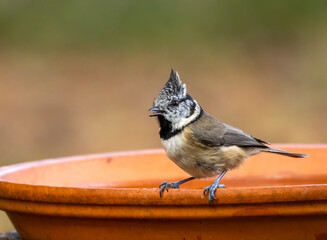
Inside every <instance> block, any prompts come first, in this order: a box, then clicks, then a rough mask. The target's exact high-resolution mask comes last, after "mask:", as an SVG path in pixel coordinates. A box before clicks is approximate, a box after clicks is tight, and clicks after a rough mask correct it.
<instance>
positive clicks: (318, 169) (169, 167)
mask: <svg viewBox="0 0 327 240" xmlns="http://www.w3.org/2000/svg"><path fill="white" fill-rule="evenodd" d="M274 147H279V148H283V149H286V150H288V151H292V152H299V153H306V154H308V155H309V156H308V157H307V158H304V159H299V158H289V157H284V156H280V155H275V154H269V153H261V154H258V155H257V156H254V157H251V158H249V159H247V160H246V161H245V163H244V164H243V165H242V166H241V167H240V168H238V169H235V170H233V171H230V172H229V173H227V174H226V176H225V177H224V178H223V180H222V182H223V183H224V184H225V185H226V186H228V187H243V186H247V187H252V186H276V185H302V184H322V183H326V182H327V147H326V146H324V145H321V146H318V145H315V146H314V147H313V146H308V145H307V146H305V145H301V146H295V145H293V146H292V145H279V146H274ZM187 177H189V175H187V174H186V173H184V172H183V171H182V170H181V169H179V168H178V167H177V166H176V165H175V164H174V163H173V162H172V161H170V160H169V159H168V158H167V157H166V155H165V153H164V151H162V150H150V151H139V152H128V153H126V154H116V153H114V154H101V155H93V156H81V157H70V158H61V159H50V160H44V161H36V162H29V163H23V164H17V165H13V166H9V167H4V168H2V169H1V170H0V180H2V181H8V182H13V183H23V184H31V185H47V186H57V187H79V188H157V187H158V185H159V184H160V183H161V182H163V181H176V180H181V179H183V178H187ZM212 180H213V179H204V180H200V181H199V180H196V181H191V182H189V183H186V184H185V185H182V188H203V187H204V186H207V185H208V184H209V183H210V182H212Z"/></svg>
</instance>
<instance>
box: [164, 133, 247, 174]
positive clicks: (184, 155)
mask: <svg viewBox="0 0 327 240" xmlns="http://www.w3.org/2000/svg"><path fill="white" fill-rule="evenodd" d="M162 145H163V146H164V148H165V150H166V153H167V156H168V158H169V159H171V160H172V161H173V162H174V163H175V164H176V165H178V166H179V167H180V168H181V169H183V170H184V171H185V172H187V173H188V174H190V175H191V176H193V177H195V178H208V177H215V176H217V175H218V174H220V173H221V172H222V171H224V170H230V169H233V168H236V167H238V166H239V165H240V164H241V163H242V162H243V160H244V159H245V158H246V156H245V154H244V151H242V150H241V149H240V148H238V147H236V146H235V147H228V148H213V147H208V148H203V147H198V146H196V145H190V144H186V141H184V139H183V135H182V134H179V135H176V136H174V137H172V138H170V139H168V140H163V141H162Z"/></svg>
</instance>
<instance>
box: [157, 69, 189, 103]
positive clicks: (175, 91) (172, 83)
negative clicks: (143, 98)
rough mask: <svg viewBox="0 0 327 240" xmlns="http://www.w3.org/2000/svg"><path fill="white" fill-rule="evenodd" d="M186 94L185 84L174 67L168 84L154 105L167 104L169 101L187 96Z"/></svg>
mask: <svg viewBox="0 0 327 240" xmlns="http://www.w3.org/2000/svg"><path fill="white" fill-rule="evenodd" d="M186 94H187V93H186V86H185V84H182V82H181V79H180V78H179V75H178V73H177V72H174V70H173V69H172V70H171V73H170V78H169V79H168V81H167V83H166V85H165V86H164V87H163V88H162V89H161V91H160V93H159V94H158V96H157V98H156V99H155V100H154V106H162V105H166V104H167V102H171V101H173V100H178V99H182V98H185V96H186Z"/></svg>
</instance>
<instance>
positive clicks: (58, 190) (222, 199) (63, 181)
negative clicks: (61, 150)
mask: <svg viewBox="0 0 327 240" xmlns="http://www.w3.org/2000/svg"><path fill="white" fill-rule="evenodd" d="M276 147H280V148H283V149H286V150H289V151H293V152H300V153H306V154H308V155H309V157H307V158H305V159H294V158H287V157H283V156H278V155H273V154H263V153H262V154H259V155H257V156H255V157H252V158H250V159H248V160H247V162H246V163H245V164H244V165H243V166H242V167H240V168H239V169H237V170H234V171H232V172H229V173H228V174H226V176H225V177H224V178H223V180H222V183H224V184H225V185H226V187H227V188H226V189H218V190H217V192H216V196H217V200H216V201H215V204H214V206H210V205H209V204H208V199H207V198H206V197H204V196H203V188H204V187H205V186H207V185H210V184H211V182H212V181H213V179H207V180H194V181H191V182H189V183H186V184H184V185H182V186H181V189H180V190H169V192H168V193H167V192H165V193H164V196H163V198H160V197H159V190H158V185H159V184H160V183H161V182H163V181H176V180H180V179H183V178H186V177H188V175H186V174H185V173H184V172H183V171H182V170H180V169H179V168H178V167H177V166H175V165H174V164H173V163H172V162H171V161H170V160H169V159H167V157H166V156H165V154H164V152H163V151H162V150H146V151H137V152H125V153H108V154H99V155H89V156H77V157H68V158H59V159H49V160H43V161H36V162H28V163H22V164H16V165H12V166H8V167H2V168H0V209H2V210H4V211H6V213H7V215H8V216H9V218H10V219H11V221H12V223H13V224H14V226H15V227H16V229H17V231H18V232H19V233H20V234H21V236H22V237H23V238H24V239H26V240H30V239H31V240H39V239H40V240H45V239H49V240H51V239H53V240H58V239H60V240H75V239H79V240H84V239H87V240H90V239H92V240H94V239H101V240H105V239H152V240H154V239H196V240H199V239H298V240H299V239H327V184H326V183H327V145H279V146H276Z"/></svg>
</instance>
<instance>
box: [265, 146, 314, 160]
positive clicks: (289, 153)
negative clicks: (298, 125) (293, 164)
mask: <svg viewBox="0 0 327 240" xmlns="http://www.w3.org/2000/svg"><path fill="white" fill-rule="evenodd" d="M262 151H263V152H269V153H276V154H280V155H284V156H288V157H294V158H305V157H306V156H308V155H306V154H302V153H291V152H287V151H285V150H282V149H276V148H265V149H263V150H262Z"/></svg>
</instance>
